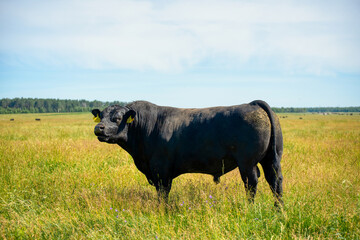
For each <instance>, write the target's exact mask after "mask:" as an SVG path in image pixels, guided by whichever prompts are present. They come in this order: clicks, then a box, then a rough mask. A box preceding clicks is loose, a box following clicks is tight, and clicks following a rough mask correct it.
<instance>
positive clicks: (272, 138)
mask: <svg viewBox="0 0 360 240" xmlns="http://www.w3.org/2000/svg"><path fill="white" fill-rule="evenodd" d="M250 105H258V106H259V107H261V108H262V109H263V110H264V111H265V112H266V113H267V115H268V116H269V119H270V125H271V135H270V144H269V146H270V149H269V150H268V152H269V151H270V152H271V153H273V154H274V156H275V157H276V155H277V153H276V128H275V127H276V123H275V118H274V114H273V112H272V111H271V108H270V106H269V105H268V104H267V103H266V102H264V101H262V100H255V101H252V102H251V103H250Z"/></svg>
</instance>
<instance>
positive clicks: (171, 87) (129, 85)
mask: <svg viewBox="0 0 360 240" xmlns="http://www.w3.org/2000/svg"><path fill="white" fill-rule="evenodd" d="M359 26H360V2H359V1H357V0H355V1H349V0H338V1H332V0H330V1H307V0H305V1H290V0H289V1H276V4H275V3H274V2H273V1H265V0H263V1H257V0H255V1H244V0H239V1H235V0H221V1H220V0H207V1H201V0H200V1H188V0H181V1H180V0H178V1H163V0H153V1H149V0H143V1H137V0H135V1H122V0H120V1H115V0H113V1H110V0H106V1H97V0H86V1H85V0H64V1H44V0H27V1H24V0H17V1H5V0H0V98H14V97H33V98H35V97H38V98H59V99H87V100H95V99H96V100H101V101H113V100H119V101H133V100H148V101H151V102H154V103H156V104H159V105H170V106H176V107H209V106H219V105H235V104H241V103H245V102H250V101H252V100H255V99H263V100H265V101H267V102H268V103H269V104H270V105H271V106H274V107H282V106H283V107H315V106H360V94H359V92H360V27H359Z"/></svg>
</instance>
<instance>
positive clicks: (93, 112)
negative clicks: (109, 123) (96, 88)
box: [91, 109, 100, 117]
mask: <svg viewBox="0 0 360 240" xmlns="http://www.w3.org/2000/svg"><path fill="white" fill-rule="evenodd" d="M91 113H92V114H93V115H94V117H96V116H100V110H99V109H93V110H92V111H91Z"/></svg>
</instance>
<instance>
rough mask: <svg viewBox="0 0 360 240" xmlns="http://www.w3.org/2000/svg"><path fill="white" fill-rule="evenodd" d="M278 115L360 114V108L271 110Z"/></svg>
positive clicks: (290, 108)
mask: <svg viewBox="0 0 360 240" xmlns="http://www.w3.org/2000/svg"><path fill="white" fill-rule="evenodd" d="M271 109H272V110H273V111H274V112H276V113H326V112H331V113H340V112H341V113H347V112H360V107H311V108H293V107H288V108H284V107H282V108H271Z"/></svg>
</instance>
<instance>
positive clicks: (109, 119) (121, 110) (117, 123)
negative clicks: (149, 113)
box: [91, 105, 136, 143]
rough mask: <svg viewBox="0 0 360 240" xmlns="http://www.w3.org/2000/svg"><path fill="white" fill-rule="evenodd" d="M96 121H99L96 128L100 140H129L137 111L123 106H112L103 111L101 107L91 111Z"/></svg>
mask: <svg viewBox="0 0 360 240" xmlns="http://www.w3.org/2000/svg"><path fill="white" fill-rule="evenodd" d="M91 112H92V114H93V115H94V121H95V122H99V123H98V124H97V125H96V126H95V129H94V133H95V135H96V136H97V137H98V139H99V141H100V142H107V143H121V142H127V139H128V130H129V126H130V124H132V121H133V120H134V119H135V116H136V112H135V111H134V110H131V109H128V108H126V107H121V106H117V105H115V106H110V107H107V108H105V109H104V110H103V111H102V112H100V110H99V109H94V110H92V111H91Z"/></svg>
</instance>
